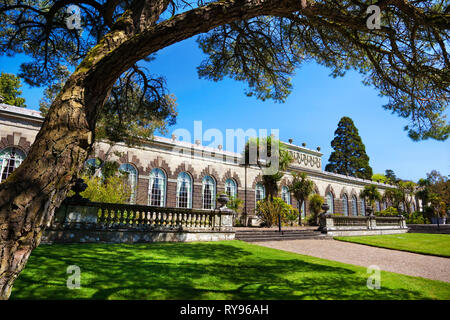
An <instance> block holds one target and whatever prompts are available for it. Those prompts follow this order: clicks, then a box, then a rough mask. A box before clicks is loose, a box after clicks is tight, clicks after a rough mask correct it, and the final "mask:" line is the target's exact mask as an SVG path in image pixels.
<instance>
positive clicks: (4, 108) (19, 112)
mask: <svg viewBox="0 0 450 320" xmlns="http://www.w3.org/2000/svg"><path fill="white" fill-rule="evenodd" d="M0 113H6V114H10V115H15V116H21V117H22V118H23V117H26V118H33V119H34V120H41V121H43V120H44V117H43V116H42V114H41V112H40V111H37V110H31V109H27V108H20V107H16V106H11V105H9V104H5V103H0Z"/></svg>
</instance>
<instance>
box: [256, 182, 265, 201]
mask: <svg viewBox="0 0 450 320" xmlns="http://www.w3.org/2000/svg"><path fill="white" fill-rule="evenodd" d="M265 198H266V189H265V188H264V186H263V185H262V184H261V183H257V184H256V188H255V200H256V202H258V201H261V200H264V199H265Z"/></svg>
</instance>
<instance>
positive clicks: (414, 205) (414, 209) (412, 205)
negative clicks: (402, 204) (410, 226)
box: [411, 201, 416, 212]
mask: <svg viewBox="0 0 450 320" xmlns="http://www.w3.org/2000/svg"><path fill="white" fill-rule="evenodd" d="M411 209H412V212H415V211H416V204H415V203H414V201H413V202H411Z"/></svg>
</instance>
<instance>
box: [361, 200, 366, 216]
mask: <svg viewBox="0 0 450 320" xmlns="http://www.w3.org/2000/svg"><path fill="white" fill-rule="evenodd" d="M361 215H363V216H365V215H366V199H364V198H361Z"/></svg>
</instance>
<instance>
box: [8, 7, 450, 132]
mask: <svg viewBox="0 0 450 320" xmlns="http://www.w3.org/2000/svg"><path fill="white" fill-rule="evenodd" d="M375 3H376V4H377V5H378V6H379V7H380V9H381V13H382V16H381V28H380V29H369V28H368V27H367V20H368V18H369V15H368V13H367V8H368V6H369V5H371V4H373V1H366V0H315V1H311V0H282V1H281V0H266V1H256V0H246V1H244V0H226V1H212V0H196V1H191V0H158V1H131V0H126V1H118V0H94V1H62V0H59V1H28V0H26V1H25V0H3V1H2V2H1V3H0V53H1V54H15V53H24V54H27V55H28V56H30V57H31V58H32V60H31V61H30V62H26V63H23V64H22V66H21V73H20V76H21V77H23V78H24V79H25V81H26V82H27V83H29V84H31V85H51V84H53V83H55V82H57V81H58V80H59V79H60V78H61V74H63V73H64V72H65V70H66V69H67V67H72V68H75V67H76V66H77V65H78V64H79V63H80V61H82V59H83V58H85V57H86V56H87V53H88V52H89V51H90V50H94V51H95V50H96V49H98V48H97V47H95V46H96V45H97V44H99V43H100V42H101V41H102V39H103V37H104V36H105V35H106V34H107V33H108V32H112V31H115V30H119V29H120V28H123V27H124V26H125V25H126V23H128V20H127V18H128V15H129V14H130V15H131V19H133V20H134V28H135V29H138V30H140V31H141V32H142V34H143V37H142V39H144V37H145V35H146V34H152V32H157V31H158V30H163V29H164V28H172V29H170V30H173V33H171V32H168V33H167V34H166V35H167V36H168V37H171V38H172V39H171V40H169V41H166V39H165V38H163V37H160V39H161V43H168V44H171V43H174V42H176V41H180V40H182V39H185V38H188V37H191V36H194V35H196V34H200V33H202V32H206V31H209V30H210V29H212V30H211V31H209V32H207V33H204V34H202V35H201V36H200V37H199V38H198V43H199V46H200V48H201V49H202V50H203V52H204V53H205V54H206V56H207V57H206V59H205V60H204V61H203V62H202V63H201V65H200V66H199V67H198V73H199V75H200V76H201V77H204V78H207V79H212V80H214V81H218V80H221V79H223V78H224V77H231V78H234V79H236V80H238V81H245V82H247V84H248V88H247V90H246V93H247V94H248V95H249V96H252V95H254V96H256V97H257V98H259V99H262V100H265V99H274V100H275V101H280V102H281V101H284V100H285V99H286V98H287V96H288V94H289V93H290V92H291V90H292V84H291V80H290V79H291V77H292V76H293V75H294V73H295V70H296V69H298V67H299V66H300V65H301V64H303V63H305V62H307V61H316V62H317V63H319V64H322V65H325V66H327V67H329V68H330V69H331V75H332V76H334V77H337V76H343V75H344V74H345V73H346V72H347V71H348V70H351V69H354V70H357V71H359V72H360V73H362V74H363V75H364V77H365V78H364V83H365V84H367V85H371V86H373V87H375V88H376V89H377V90H379V92H380V95H381V96H385V97H387V98H388V103H387V104H386V105H385V106H384V108H385V109H386V110H389V111H391V112H392V113H395V114H397V115H399V116H401V117H404V118H406V119H409V120H410V123H409V124H408V125H407V126H406V127H405V130H406V131H407V132H408V134H409V136H410V137H411V138H412V139H414V140H420V139H428V138H433V139H438V140H445V139H447V138H448V135H449V133H450V125H449V122H448V121H447V119H446V117H445V110H446V108H447V106H448V100H449V83H450V81H449V79H450V76H449V75H450V72H449V65H450V63H449V56H448V40H449V32H448V26H449V25H450V23H449V21H450V17H449V6H448V2H447V1H442V0H435V1H430V0H416V1H407V0H380V1H377V2H375ZM73 4H76V5H77V6H78V8H79V10H80V12H79V13H80V18H81V19H80V21H79V22H80V27H81V29H76V28H73V29H69V28H68V27H67V20H66V19H67V18H72V17H73V14H74V13H75V12H74V11H71V10H69V11H68V9H69V6H70V5H73ZM223 12H227V16H226V17H223V16H222V14H223ZM206 13H207V16H203V14H206ZM152 14H153V15H155V14H158V17H159V19H158V20H157V22H156V26H157V28H156V27H155V28H153V24H152V23H148V24H146V22H145V18H146V17H148V16H150V15H152ZM152 18H153V17H152ZM139 19H141V20H139ZM70 21H71V20H70ZM197 22H198V26H197V27H196V28H190V27H192V26H193V23H197ZM183 24H184V25H183ZM203 24H205V25H203ZM152 28H153V29H152ZM158 28H159V29H158ZM164 30H166V29H164ZM167 30H168V29H167ZM199 30H200V32H199ZM108 41H109V40H108ZM143 42H144V41H143ZM168 44H165V45H168ZM141 47H142V48H143V46H141ZM137 49H138V48H137ZM92 52H93V51H91V53H92ZM153 52H154V51H153ZM151 53H152V51H148V53H146V50H145V49H143V50H142V52H136V55H137V56H141V59H142V58H146V57H149V55H150V54H151ZM137 60H138V59H137ZM137 60H136V61H137ZM140 68H141V66H140V65H139V64H137V63H134V64H133V66H132V67H131V68H130V69H129V70H128V71H127V73H128V74H130V73H133V72H135V73H136V75H139V76H140V80H139V81H138V80H136V79H133V82H134V84H130V86H131V87H134V86H135V85H137V86H138V87H139V88H140V90H141V91H142V94H143V96H145V100H146V103H144V105H147V106H148V107H149V108H156V109H158V108H162V109H165V105H170V104H171V101H170V95H168V94H166V93H165V90H164V89H165V87H164V86H163V85H162V83H161V82H160V81H158V79H161V78H160V77H159V76H154V75H150V74H147V73H142V74H140V73H138V72H137V71H136V69H140ZM144 74H145V76H144ZM155 81H156V83H155ZM119 82H120V81H119ZM119 82H118V83H119ZM147 90H148V92H149V93H147ZM126 96H127V95H125V97H126ZM113 104H114V102H113ZM155 105H161V106H159V107H157V106H155ZM114 111H115V113H114V114H115V116H117V117H120V115H123V114H125V113H126V112H123V111H125V110H123V111H120V112H119V111H117V110H114ZM108 112H111V109H109V110H107V111H106V113H108ZM163 113H164V112H163ZM131 114H132V115H133V116H136V117H137V116H141V115H140V114H137V113H131Z"/></svg>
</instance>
